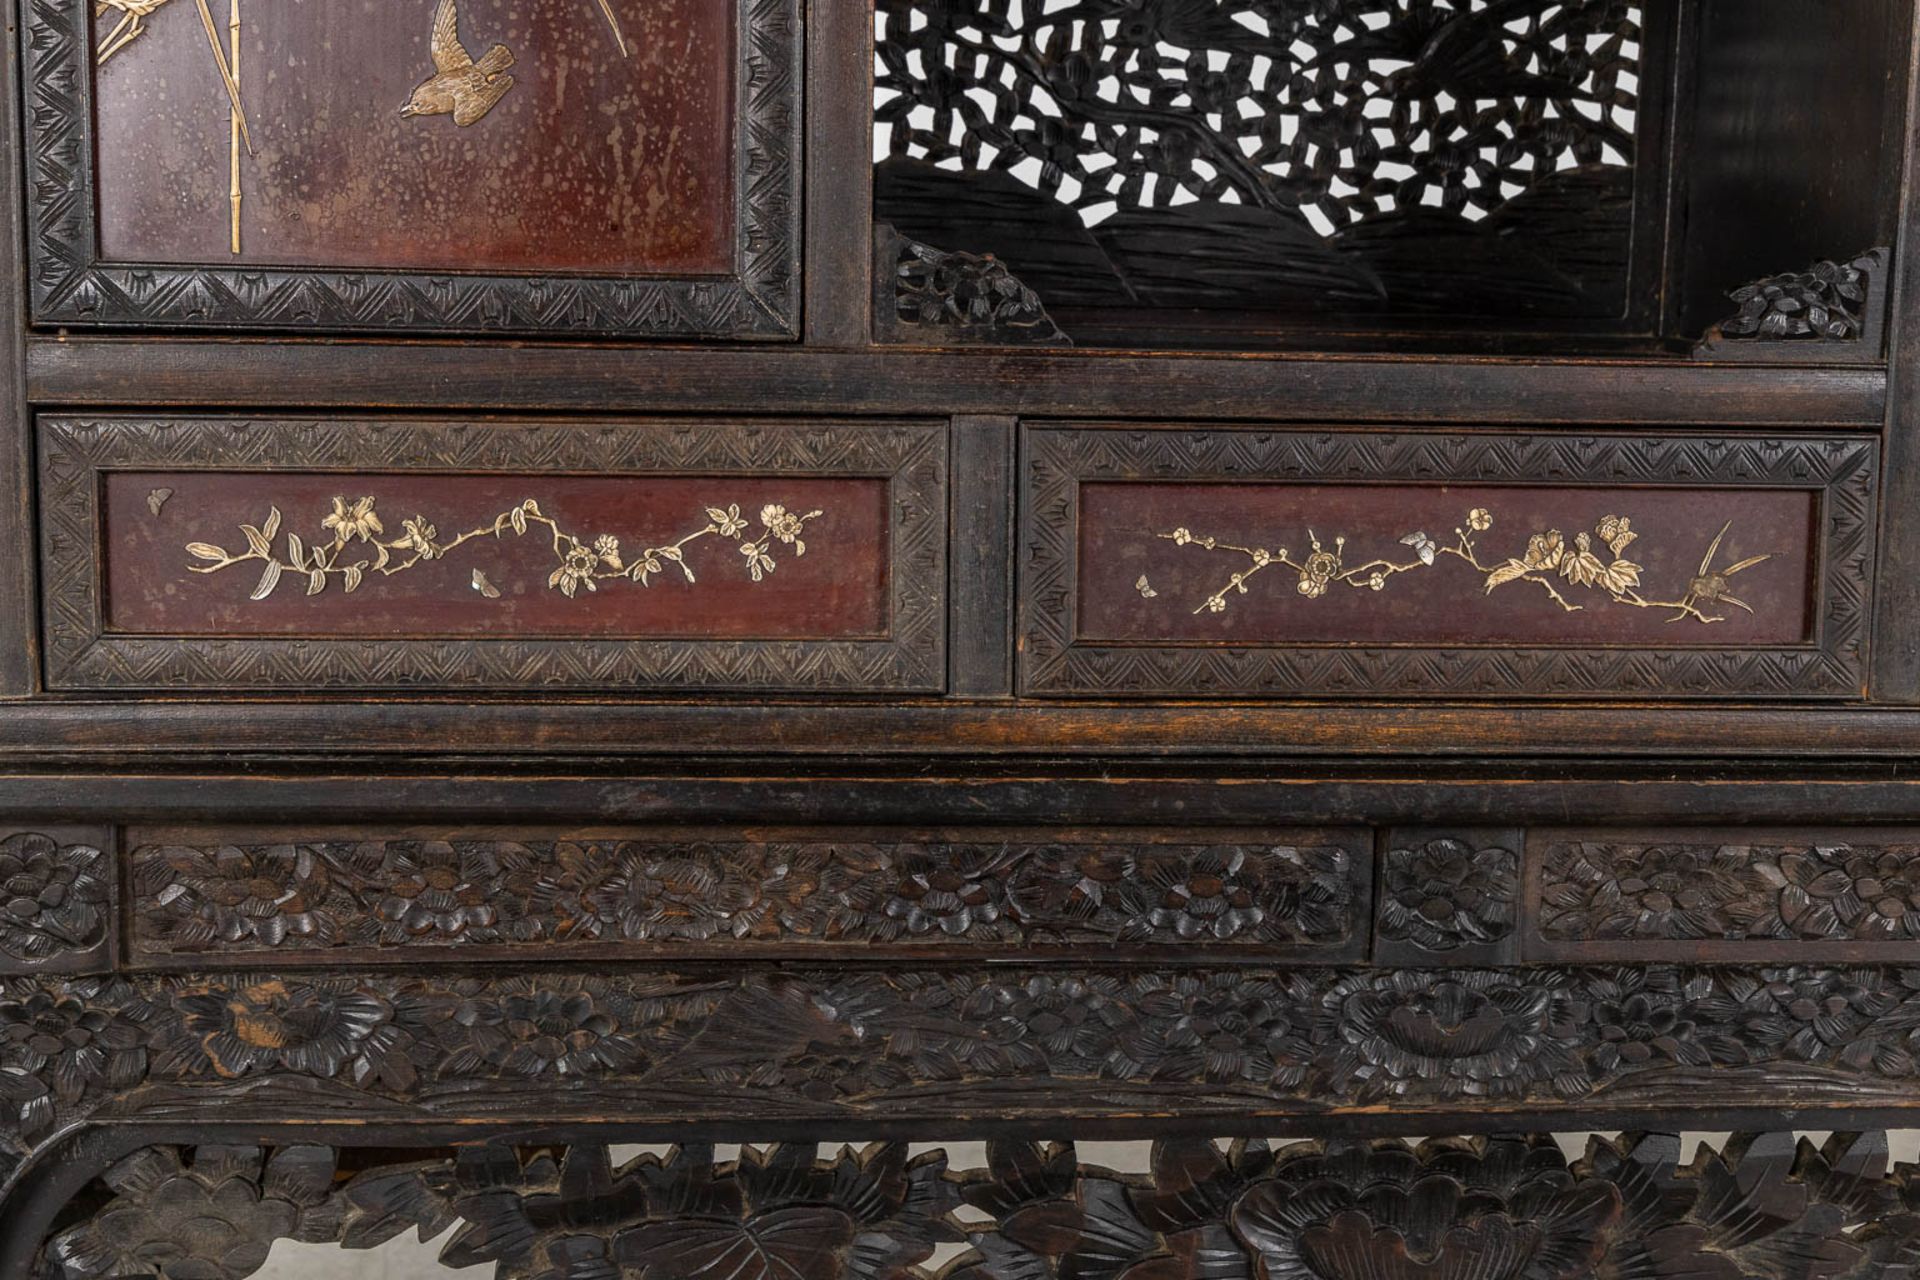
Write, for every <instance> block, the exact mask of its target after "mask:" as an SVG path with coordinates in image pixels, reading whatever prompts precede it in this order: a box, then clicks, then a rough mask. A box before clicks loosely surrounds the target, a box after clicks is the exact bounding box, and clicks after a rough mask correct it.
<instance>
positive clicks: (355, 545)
mask: <svg viewBox="0 0 1920 1280" xmlns="http://www.w3.org/2000/svg"><path fill="white" fill-rule="evenodd" d="M374 503H375V500H374V499H373V498H372V497H362V498H358V499H355V500H353V501H349V500H348V499H346V498H344V497H336V498H335V499H334V500H333V512H332V514H331V515H328V516H327V517H326V518H325V519H323V520H322V521H321V522H320V526H321V530H322V540H320V541H317V542H314V543H307V542H305V541H303V540H302V539H301V537H300V535H299V534H297V533H293V532H289V533H288V534H287V537H286V550H285V551H284V552H276V551H275V550H274V543H275V542H276V540H278V538H279V536H280V523H281V519H280V508H278V507H273V508H270V509H269V510H268V513H267V518H266V519H265V520H263V521H261V523H260V524H258V525H251V524H244V525H242V526H240V532H241V534H242V535H243V536H244V538H245V540H246V547H245V549H244V550H235V551H229V550H227V549H226V548H225V547H220V546H216V545H214V544H213V543H210V542H190V543H188V544H187V553H188V554H189V555H191V556H193V557H194V559H196V560H199V561H202V562H203V563H200V564H192V565H188V566H187V568H188V569H189V570H190V571H191V572H193V573H219V572H220V571H222V570H224V569H230V568H232V567H233V566H235V565H240V564H248V563H258V564H260V565H261V566H263V569H262V572H261V575H260V582H259V585H257V586H256V587H254V589H253V599H255V600H265V599H266V598H267V597H268V596H271V595H272V594H273V593H274V591H276V590H277V589H278V588H279V586H280V584H281V583H282V582H283V581H290V582H296V583H299V584H301V585H303V586H304V587H305V588H306V593H307V594H308V595H310V596H316V595H319V594H320V593H321V592H323V591H325V590H326V589H327V586H328V584H329V583H331V582H333V581H334V580H335V579H336V578H337V579H338V580H339V582H340V586H341V590H342V591H344V592H346V593H348V594H351V593H353V592H354V591H357V590H358V589H359V588H360V585H361V583H363V582H364V581H365V580H366V577H367V575H368V574H370V573H377V574H380V575H381V576H383V577H391V576H393V575H394V574H399V573H405V572H407V571H408V570H410V569H413V568H415V567H416V566H418V565H420V564H424V563H431V562H432V561H436V560H442V559H444V558H446V557H447V556H448V555H449V554H450V553H452V552H454V551H456V550H458V549H459V548H460V547H461V546H463V545H465V544H466V543H468V542H471V541H473V540H474V539H476V538H486V537H492V538H495V539H498V538H503V537H505V536H506V535H507V534H509V533H511V534H513V535H514V536H515V537H524V536H526V535H527V534H528V533H529V532H531V531H534V530H536V529H544V530H545V531H546V533H547V536H548V538H549V540H550V541H551V542H552V545H553V555H554V560H555V561H556V564H555V567H554V570H553V573H552V574H551V575H550V576H549V577H548V578H547V586H548V587H550V588H552V589H554V590H557V591H559V592H560V593H561V594H562V595H564V596H566V597H567V598H568V599H572V598H573V597H574V596H575V595H577V594H578V593H579V592H581V591H588V592H592V591H597V590H599V584H601V583H603V582H610V581H621V582H637V583H639V584H640V585H641V586H643V587H644V586H648V585H650V582H651V579H652V578H653V577H654V575H656V574H661V573H666V572H668V569H667V566H668V565H672V566H673V568H674V569H675V570H677V571H678V572H679V573H680V574H682V575H683V576H684V577H685V578H686V580H687V581H688V582H690V583H691V582H694V581H697V579H696V578H695V576H694V572H693V565H692V564H691V563H690V562H689V560H688V553H687V550H686V549H687V548H688V547H689V546H690V545H692V544H693V543H695V542H698V541H699V540H700V539H702V538H706V537H709V536H715V535H717V536H718V537H720V538H723V539H726V540H728V541H731V542H733V543H734V544H735V548H734V549H735V550H736V551H738V552H739V554H740V556H741V557H742V558H743V559H744V560H745V565H744V568H745V571H746V573H747V575H748V576H749V577H750V578H752V580H753V581H755V582H759V581H760V580H761V579H763V578H764V577H766V575H768V574H770V573H772V572H773V571H774V568H775V567H776V561H775V560H774V557H773V551H774V544H776V543H779V544H782V545H783V546H785V547H786V548H788V549H790V550H791V552H792V554H793V555H795V556H803V555H805V554H806V553H807V544H806V540H805V539H804V538H803V537H802V536H801V535H802V534H803V533H805V532H806V527H807V522H808V521H810V520H815V519H818V518H819V517H820V516H821V515H822V514H824V513H823V512H820V511H808V512H805V513H804V514H803V513H800V512H794V511H789V510H787V508H786V507H784V506H782V505H779V504H777V503H768V504H767V505H765V506H763V507H761V508H760V521H759V529H758V531H757V532H752V533H750V532H749V524H750V521H749V520H748V518H747V517H745V516H743V515H742V514H741V513H740V504H739V503H729V504H728V505H726V506H724V507H718V506H715V507H708V508H707V510H706V514H705V520H706V523H704V524H702V525H700V526H699V527H698V528H695V529H694V530H692V531H691V532H689V533H686V534H683V535H682V536H681V537H679V538H678V539H676V540H674V541H673V542H668V543H663V544H661V545H659V546H650V547H645V548H644V549H642V550H641V551H640V552H639V553H638V554H632V553H629V552H623V551H622V550H621V546H620V539H619V538H617V537H616V536H614V535H613V534H610V533H603V534H600V535H598V536H596V537H593V538H591V539H584V540H583V538H582V537H581V536H579V535H577V534H574V533H570V532H568V531H567V530H565V529H562V528H561V527H560V525H559V523H558V522H557V521H555V520H554V519H553V518H552V517H550V516H547V515H544V514H543V513H542V512H541V510H540V504H539V503H538V502H536V501H535V500H534V499H532V498H528V499H526V500H525V501H524V502H522V503H520V504H519V505H518V506H515V507H512V508H510V509H508V510H506V511H503V512H501V513H500V514H499V515H497V516H495V517H494V518H493V519H492V521H490V522H488V523H486V524H481V525H477V526H475V527H474V528H472V529H468V530H467V531H465V532H464V533H460V534H457V535H455V536H454V537H452V538H442V537H441V535H440V531H439V529H438V528H437V527H436V526H435V525H434V524H433V522H432V521H430V520H428V519H427V518H426V517H425V516H422V515H415V516H413V517H411V518H409V519H407V520H405V521H403V522H402V526H401V532H400V535H399V536H398V537H390V536H388V535H389V534H390V533H391V530H389V529H388V528H387V526H386V523H385V521H384V520H383V519H382V517H381V516H380V514H379V513H378V512H377V511H375V510H374ZM359 553H364V554H359ZM473 586H474V589H475V590H477V591H480V592H481V593H482V594H483V595H486V596H487V597H488V598H489V599H492V598H497V597H498V596H499V595H500V591H499V589H498V588H495V587H494V586H493V585H492V584H491V583H489V582H488V581H487V580H486V579H485V578H484V577H483V576H482V575H481V574H480V573H479V572H478V571H477V570H476V571H475V573H474V576H473Z"/></svg>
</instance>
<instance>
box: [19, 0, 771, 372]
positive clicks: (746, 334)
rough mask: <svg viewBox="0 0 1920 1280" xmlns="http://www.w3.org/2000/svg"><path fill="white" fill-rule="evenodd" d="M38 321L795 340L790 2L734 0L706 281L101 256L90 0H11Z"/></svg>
mask: <svg viewBox="0 0 1920 1280" xmlns="http://www.w3.org/2000/svg"><path fill="white" fill-rule="evenodd" d="M19 3H20V4H21V7H22V10H23V17H24V21H23V22H22V23H21V28H20V35H19V40H20V45H21V48H22V49H23V51H24V58H25V64H26V83H27V85H28V86H29V88H28V94H29V98H30V100H31V105H30V109H29V110H28V111H27V113H26V117H25V118H26V135H25V144H24V150H23V152H22V154H23V155H24V157H25V161H26V171H27V173H26V178H27V192H28V202H27V244H28V247H29V254H28V263H29V273H30V276H31V282H32V284H31V288H32V313H33V321H34V323H36V324H40V325H74V326H89V327H91V326H103V327H111V326H133V325H139V326H154V327H163V328H189V329H191V328H201V329H209V328H210V329H256V330H257V329H282V330H306V331H315V332H336V331H346V332H351V331H354V330H361V331H364V330H370V329H371V330H387V331H407V332H415V333H421V332H445V333H552V334H562V335H572V336H602V337H606V336H628V337H647V338H736V339H763V340H764V339H774V340H778V339H791V338H793V337H795V336H797V334H798V331H799V307H800V206H801V172H800V147H801V141H800V139H801V124H802V118H803V117H802V113H801V106H802V104H801V58H802V43H803V42H802V38H801V12H800V10H801V6H800V3H799V0H735V6H736V7H735V18H734V36H735V43H736V48H737V59H736V68H737V69H736V71H735V104H736V105H735V128H734V165H733V181H734V235H733V267H732V270H731V272H730V273H728V274H725V275H721V276H715V277H682V278H674V277H670V276H628V277H593V276H588V275H572V274H562V275H551V276H532V275H498V274H496V275H489V274H477V273H476V274H468V273H462V272H414V271H389V270H379V269H372V268H359V269H334V268H324V267H319V268H304V267H276V266H255V265H247V266H220V265H213V264H181V263H124V262H114V261H109V260H105V259H103V258H102V257H101V256H100V251H99V242H98V238H97V236H96V234H95V227H94V219H95V216H96V215H95V201H94V197H93V193H94V189H95V184H96V183H97V181H98V178H97V175H96V174H95V172H94V163H95V162H94V158H93V157H94V149H93V87H92V86H93V66H92V58H91V56H90V54H89V49H90V48H91V46H92V39H91V29H92V24H93V18H92V10H93V6H92V5H91V4H90V3H88V0H19Z"/></svg>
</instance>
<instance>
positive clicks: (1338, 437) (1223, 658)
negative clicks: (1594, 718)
mask: <svg viewBox="0 0 1920 1280" xmlns="http://www.w3.org/2000/svg"><path fill="white" fill-rule="evenodd" d="M1021 449H1022V467H1021V517H1020V518H1021V531H1022V535H1023V536H1022V538H1021V544H1020V545H1021V546H1022V547H1024V548H1025V558H1024V560H1023V562H1022V564H1021V566H1020V586H1019V592H1018V611H1019V612H1018V617H1019V623H1018V628H1019V634H1020V637H1021V641H1022V643H1021V649H1020V651H1021V660H1020V687H1021V691H1022V692H1023V693H1026V694H1029V695H1036V696H1047V697H1161V696H1170V695H1171V696H1200V697H1233V696H1268V695H1282V696H1296V695H1310V696H1317V697H1325V696H1359V697H1366V696H1391V697H1400V696H1434V695H1467V696H1475V697H1486V696H1494V697H1543V698H1592V697H1659V698H1663V699H1671V698H1689V697H1691V698H1711V697H1733V696H1740V697H1755V696H1757V697H1767V698H1809V697H1818V698H1859V697H1861V696H1862V686H1863V682H1864V680H1865V644H1866V627H1865V623H1866V616H1867V599H1868V593H1869V589H1870V588H1869V583H1871V581H1872V577H1873V574H1872V567H1873V541H1872V533H1873V528H1874V498H1875V494H1874V478H1875V476H1876V474H1877V473H1878V469H1879V463H1878V446H1877V444H1876V443H1875V442H1874V441H1872V440H1870V439H1864V438H1858V437H1850V436H1772V437H1757V436H1756V437H1727V436H1694V435H1663V436H1634V435H1588V434H1584V433H1582V434H1571V433H1561V434H1553V435H1526V434H1505V433H1502V434H1493V433H1467V432H1456V433H1447V434H1442V433H1434V432H1418V433H1401V432H1365V431H1352V432H1349V431H1328V430H1321V431H1307V430H1267V429H1258V430H1255V429H1239V428H1233V429H1228V428H1207V429H1199V428H1192V429H1188V428H1166V429H1158V430H1138V429H1126V428H1118V427H1102V426H1090V425H1081V424H1072V423H1067V424H1060V425H1048V426H1029V427H1026V428H1023V431H1022V443H1021ZM1085 480H1102V481H1112V480H1158V481H1189V480H1193V481H1299V482H1311V481H1374V482H1395V481H1398V482H1405V483H1420V484H1437V483H1467V482H1496V483H1519V484H1541V483H1548V482H1551V483H1555V484H1590V485H1596V486H1598V485H1606V486H1657V485H1693V486H1700V485H1710V486H1714V487H1726V488H1788V489H1801V490H1814V491H1816V492H1817V494H1818V495H1819V500H1820V512H1819V528H1820V531H1821V545H1820V548H1819V550H1818V554H1817V556H1816V557H1815V563H1816V565H1817V566H1818V569H1817V576H1818V586H1817V596H1816V599H1815V600H1814V601H1813V605H1812V609H1811V614H1812V617H1813V619H1814V627H1815V640H1814V642H1813V643H1812V644H1809V645H1804V646H1777V647H1761V646H1753V647H1742V648H1723V649H1715V648H1707V647H1686V648H1679V647H1676V648H1654V647H1639V646H1634V647H1627V646H1612V647H1586V648H1580V647H1565V648H1560V647H1553V648H1548V647H1519V646H1515V647H1506V646H1498V647H1468V646H1453V647H1434V646H1415V645H1407V646H1384V645H1382V646H1372V647H1348V646H1336V645H1310V644H1300V645H1287V646H1262V645H1258V644H1235V645H1221V646H1213V645H1177V644H1166V645H1152V644H1136V645H1099V644H1088V643H1083V642H1081V641H1079V640H1078V639H1077V630H1078V624H1077V620H1076V616H1075V614H1076V602H1077V598H1078V589H1077V575H1078V565H1077V557H1078V547H1079V537H1080V533H1079V508H1080V498H1079V490H1080V485H1081V483H1082V482H1083V481H1085Z"/></svg>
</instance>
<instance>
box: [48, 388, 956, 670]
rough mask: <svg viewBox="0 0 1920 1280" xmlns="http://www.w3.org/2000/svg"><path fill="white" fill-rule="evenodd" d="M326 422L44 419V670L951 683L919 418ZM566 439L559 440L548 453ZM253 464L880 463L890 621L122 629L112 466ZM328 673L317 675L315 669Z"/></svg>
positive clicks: (701, 470) (844, 468)
mask: <svg viewBox="0 0 1920 1280" xmlns="http://www.w3.org/2000/svg"><path fill="white" fill-rule="evenodd" d="M691 425H692V428H693V429H692V430H691V431H689V429H688V428H689V424H688V423H686V422H675V421H658V420H653V421H645V422H628V423H622V424H618V425H604V424H596V423H582V424H578V425H576V426H572V427H563V426H556V425H552V424H543V423H533V422H518V423H516V422H503V421H483V422H471V423H459V422H445V421H440V422H433V421H408V422H382V421H378V420H370V419H357V420H348V421H331V422H322V423H316V422H311V421H309V422H300V421H291V420H265V421H248V420H244V419H225V420H216V419H154V418H94V419H78V418H60V417H48V418H43V419H41V420H40V423H39V427H40V440H41V483H42V486H43V491H44V492H45V494H46V496H47V503H48V506H47V508H46V509H47V511H48V512H49V513H50V514H52V515H53V517H54V520H55V524H54V526H53V527H51V528H50V529H49V536H48V538H47V540H46V542H45V545H44V552H45V554H44V561H43V565H42V576H41V581H42V583H43V584H44V587H45V593H44V598H43V601H42V607H43V608H44V609H45V611H46V616H47V618H48V620H49V626H48V629H47V638H48V648H47V661H48V672H47V683H48V686H49V687H51V688H65V689H83V688H94V689H138V688H147V689H153V688H197V689H202V690H216V691H217V690H220V689H248V688H251V689H281V690H294V689H299V688H302V687H313V686H314V685H316V683H319V684H326V685H331V686H332V687H336V688H340V687H346V688H361V689H373V688H382V687H393V686H395V685H400V686H408V685H418V684H419V683H420V682H422V681H428V680H435V679H439V678H441V677H440V675H439V674H438V673H440V672H443V671H444V670H445V669H446V663H447V662H448V660H449V654H450V653H457V654H458V655H459V656H458V659H457V661H458V663H459V665H460V667H461V668H462V669H463V670H465V671H466V672H467V673H468V674H467V679H466V681H465V682H464V683H465V684H466V685H467V687H470V688H476V689H484V688H542V687H544V688H566V687H570V686H571V687H582V686H585V687H594V688H607V687H610V686H611V687H620V686H628V687H638V688H655V689H660V688H679V689H692V688H707V689H717V690H723V691H724V690H729V689H731V690H749V689H774V690H780V689H784V690H798V691H803V692H807V691H811V692H825V691H838V692H854V693H871V692H879V691H889V690H890V691H895V692H926V691H937V690H939V689H941V688H943V687H944V685H945V668H946V660H945V644H946V629H945V617H946V576H947V575H946V526H947V521H946V516H947V511H946V507H947V490H946V484H947V452H946V440H945V435H944V433H943V432H942V431H940V429H939V428H938V426H936V425H933V424H927V423H913V422H872V423H867V422H862V423H839V424H819V423H794V422H778V421H775V422H758V423H752V424H734V425H728V426H715V425H712V424H709V423H695V424H691ZM556 442H565V444H566V445H567V446H568V447H567V448H561V449H556V448H555V447H554V446H555V444H556ZM241 458H244V459H246V461H245V464H244V465H246V466H247V467H248V468H250V469H255V470H261V471H266V472H272V471H351V470H366V469H369V468H372V467H378V468H381V469H386V470H398V471H429V472H432V471H438V472H458V471H468V472H505V471H513V472H535V473H537V472H539V471H543V470H545V471H558V472H568V471H573V472H588V473H603V474H616V475H620V474H630V475H717V476H725V475H756V476H765V475H796V476H802V475H804V476H872V477H879V478H884V479H885V480H887V481H888V499H887V507H888V512H889V517H888V532H887V537H888V545H887V546H886V547H885V548H881V549H878V550H879V552H880V554H881V556H882V557H883V561H884V565H885V571H886V574H887V583H888V585H887V591H888V600H889V604H888V611H887V618H888V630H887V633H886V634H885V635H884V636H883V637H881V638H878V639H873V640H797V641H787V640H721V641H700V640H652V639H635V640H600V639H571V640H558V639H513V638H500V639H493V638H468V639H461V640H446V639H438V640H434V639H428V640H419V641H401V642H398V643H395V642H391V641H380V642H377V643H375V642H368V641H365V640H351V639H300V638H283V637H271V636H265V637H263V636H248V637H232V638H222V637H191V638H175V637H164V636H137V637H136V636H129V635H117V634H114V633H111V632H108V631H106V630H105V628H104V623H103V614H102V611H101V600H102V591H103V588H102V586H101V573H102V567H101V563H100V560H99V556H100V554H101V552H100V546H101V532H100V531H101V515H100V510H99V504H100V492H101V482H100V477H101V475H102V473H104V472H107V471H113V470H130V469H152V468H161V469H182V468H184V469H189V470H208V469H219V468H221V467H230V466H233V465H234V464H235V463H236V461H238V460H239V459H241ZM323 670H324V671H326V672H327V673H328V674H327V675H326V676H323V677H316V675H315V673H316V672H319V671H323Z"/></svg>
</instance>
